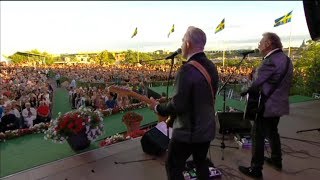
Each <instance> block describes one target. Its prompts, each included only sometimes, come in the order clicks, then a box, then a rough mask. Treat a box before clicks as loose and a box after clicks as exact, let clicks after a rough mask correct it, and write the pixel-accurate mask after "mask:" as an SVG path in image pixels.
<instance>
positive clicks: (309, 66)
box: [291, 41, 320, 96]
mask: <svg viewBox="0 0 320 180" xmlns="http://www.w3.org/2000/svg"><path fill="white" fill-rule="evenodd" d="M319 52H320V43H319V42H314V41H307V47H306V48H305V49H304V50H303V51H302V56H301V59H299V60H297V61H295V63H294V68H295V69H294V77H293V88H292V91H291V93H292V94H302V95H308V96H311V95H312V93H320V71H319V70H320V53H319Z"/></svg>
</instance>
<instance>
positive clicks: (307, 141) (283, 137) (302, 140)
mask: <svg viewBox="0 0 320 180" xmlns="http://www.w3.org/2000/svg"><path fill="white" fill-rule="evenodd" d="M280 138H282V139H290V140H296V141H301V142H305V143H315V144H319V145H320V142H317V141H309V140H304V139H297V138H291V137H285V136H280Z"/></svg>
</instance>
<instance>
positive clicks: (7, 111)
mask: <svg viewBox="0 0 320 180" xmlns="http://www.w3.org/2000/svg"><path fill="white" fill-rule="evenodd" d="M178 68H179V67H178V66H174V67H173V73H172V77H171V78H173V77H175V75H176V72H177V69H178ZM169 69H170V67H169V65H143V66H135V65H103V66H97V65H71V66H70V65H52V66H38V67H30V66H27V67H23V66H19V65H6V66H3V67H2V68H1V70H0V82H1V84H0V132H4V131H6V130H13V129H17V128H29V127H32V126H33V125H35V124H37V123H40V122H49V121H50V118H51V108H52V94H53V87H60V86H61V85H62V84H63V83H64V82H62V80H63V77H64V78H67V79H69V81H70V82H68V84H67V86H65V87H66V88H67V89H68V91H69V102H70V105H71V107H72V108H73V109H77V108H80V107H91V108H92V109H100V110H102V111H104V110H107V109H113V108H121V107H125V106H128V105H130V104H135V103H139V102H140V101H139V100H138V99H134V98H132V97H130V96H127V95H125V94H117V93H113V92H109V91H108V86H109V85H110V84H121V85H122V86H124V87H127V88H128V89H129V88H130V89H132V91H134V92H136V93H139V94H142V95H148V87H149V85H150V83H152V82H155V81H166V80H167V76H168V73H169ZM49 72H52V73H51V74H54V76H53V77H52V79H53V80H51V79H50V78H49V74H50V73H49ZM218 72H219V77H220V81H221V82H222V83H223V82H224V81H226V79H227V77H228V76H229V75H230V74H231V73H234V74H233V76H232V77H231V79H230V81H229V83H231V84H246V83H248V82H249V79H250V78H249V77H250V74H251V72H252V69H251V68H243V67H240V68H239V69H236V68H235V67H220V66H218ZM79 82H82V83H100V84H104V85H106V86H99V87H95V86H86V87H79V86H78V83H79ZM102 87H103V88H102ZM162 96H164V95H162Z"/></svg>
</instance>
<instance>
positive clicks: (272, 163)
mask: <svg viewBox="0 0 320 180" xmlns="http://www.w3.org/2000/svg"><path fill="white" fill-rule="evenodd" d="M264 161H266V163H267V164H269V165H270V166H271V167H273V168H274V169H275V170H277V171H281V170H282V163H281V162H275V161H273V160H272V159H271V158H268V157H264Z"/></svg>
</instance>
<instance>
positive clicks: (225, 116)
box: [217, 112, 251, 134]
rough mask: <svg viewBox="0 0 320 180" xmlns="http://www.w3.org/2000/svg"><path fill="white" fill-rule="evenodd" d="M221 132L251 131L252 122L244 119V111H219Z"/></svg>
mask: <svg viewBox="0 0 320 180" xmlns="http://www.w3.org/2000/svg"><path fill="white" fill-rule="evenodd" d="M217 115H218V119H219V125H220V129H219V133H220V134H222V133H223V134H230V133H232V134H235V133H250V131H251V123H250V121H249V120H246V119H244V113H243V112H217Z"/></svg>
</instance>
